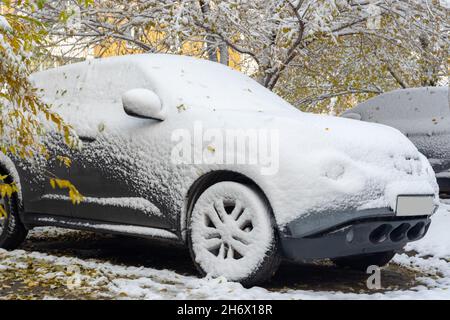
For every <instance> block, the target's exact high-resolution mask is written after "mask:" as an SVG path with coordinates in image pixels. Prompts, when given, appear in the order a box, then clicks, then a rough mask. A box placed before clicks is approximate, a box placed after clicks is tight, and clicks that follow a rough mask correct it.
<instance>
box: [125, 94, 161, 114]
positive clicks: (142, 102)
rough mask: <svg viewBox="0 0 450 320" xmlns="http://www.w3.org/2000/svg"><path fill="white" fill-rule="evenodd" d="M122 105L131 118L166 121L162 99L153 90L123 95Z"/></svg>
mask: <svg viewBox="0 0 450 320" xmlns="http://www.w3.org/2000/svg"><path fill="white" fill-rule="evenodd" d="M122 104H123V109H124V110H125V113H126V114H128V115H129V116H131V117H136V118H141V119H154V120H160V121H163V120H165V119H166V116H165V112H164V109H163V107H162V103H161V99H159V97H158V96H157V95H156V93H154V92H153V91H151V90H148V89H132V90H129V91H127V92H125V93H124V94H123V96H122Z"/></svg>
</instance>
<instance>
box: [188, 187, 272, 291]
mask: <svg viewBox="0 0 450 320" xmlns="http://www.w3.org/2000/svg"><path fill="white" fill-rule="evenodd" d="M188 244H189V249H190V252H191V257H192V260H193V262H194V264H195V266H196V267H197V269H198V270H199V272H200V273H201V274H202V275H203V276H205V275H209V276H212V277H224V278H226V279H227V280H228V281H236V282H240V283H241V284H242V285H244V286H246V287H250V286H253V285H257V284H261V283H263V282H265V281H267V280H268V279H270V278H271V277H272V276H273V275H274V274H275V272H276V270H277V269H278V267H279V265H280V261H281V259H280V255H279V240H278V233H277V231H276V229H275V223H274V220H273V217H272V213H271V210H270V208H269V206H268V205H267V202H266V201H265V198H264V197H263V196H262V195H261V194H259V193H258V192H257V191H256V190H254V189H253V188H251V187H249V186H247V185H243V184H240V183H237V182H219V183H217V184H214V185H213V186H211V187H209V188H208V189H206V190H205V191H204V192H203V193H202V194H201V195H200V197H199V198H198V200H197V202H196V203H195V205H194V208H193V210H192V214H191V216H190V219H189V228H188Z"/></svg>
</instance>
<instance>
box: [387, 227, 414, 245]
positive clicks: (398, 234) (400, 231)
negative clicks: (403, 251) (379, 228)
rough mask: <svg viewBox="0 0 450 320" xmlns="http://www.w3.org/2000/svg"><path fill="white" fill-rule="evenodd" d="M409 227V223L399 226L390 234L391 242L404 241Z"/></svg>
mask: <svg viewBox="0 0 450 320" xmlns="http://www.w3.org/2000/svg"><path fill="white" fill-rule="evenodd" d="M410 227H411V226H410V224H409V223H402V224H401V225H399V226H398V227H397V228H395V229H394V230H393V231H392V232H391V235H390V237H391V240H392V241H393V242H400V241H402V240H404V239H405V237H406V233H407V232H408V230H409V228H410Z"/></svg>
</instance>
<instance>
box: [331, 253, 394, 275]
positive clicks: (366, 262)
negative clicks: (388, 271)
mask: <svg viewBox="0 0 450 320" xmlns="http://www.w3.org/2000/svg"><path fill="white" fill-rule="evenodd" d="M394 256H395V252H394V251H387V252H377V253H371V254H365V255H359V256H351V257H344V258H337V259H333V262H334V264H335V265H337V266H338V267H342V268H349V269H354V270H359V271H363V272H366V271H367V268H368V267H369V266H378V267H384V266H385V265H387V264H388V263H389V262H390V261H391V260H392V258H393V257H394Z"/></svg>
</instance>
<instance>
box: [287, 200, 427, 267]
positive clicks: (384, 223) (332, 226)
mask: <svg viewBox="0 0 450 320" xmlns="http://www.w3.org/2000/svg"><path fill="white" fill-rule="evenodd" d="M430 223H431V220H430V216H413V217H397V216H396V215H395V213H394V212H393V211H392V210H390V209H389V208H381V209H370V210H363V211H356V212H343V213H334V214H311V215H309V216H307V217H303V218H299V219H297V220H295V221H293V222H291V223H290V224H288V225H287V226H286V228H285V229H284V230H283V231H282V232H280V239H281V246H282V250H283V253H284V256H285V257H286V258H287V259H289V260H294V261H298V262H306V261H311V260H316V259H325V258H330V259H331V258H338V257H345V256H353V255H361V254H368V253H375V252H385V251H398V250H401V249H402V248H403V247H404V246H405V245H406V244H407V243H408V242H412V241H416V240H419V239H421V238H423V237H424V236H425V234H426V233H427V231H428V228H429V226H430Z"/></svg>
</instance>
